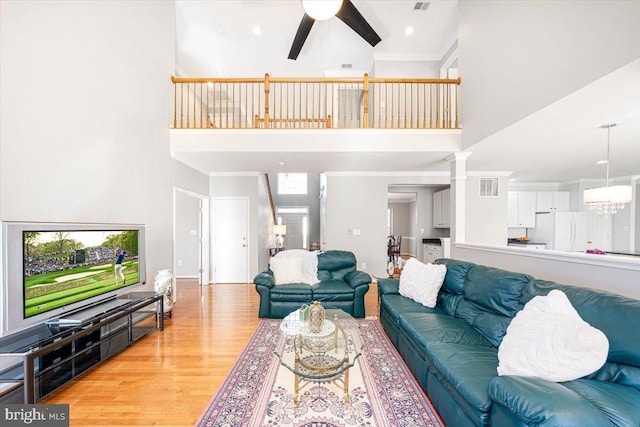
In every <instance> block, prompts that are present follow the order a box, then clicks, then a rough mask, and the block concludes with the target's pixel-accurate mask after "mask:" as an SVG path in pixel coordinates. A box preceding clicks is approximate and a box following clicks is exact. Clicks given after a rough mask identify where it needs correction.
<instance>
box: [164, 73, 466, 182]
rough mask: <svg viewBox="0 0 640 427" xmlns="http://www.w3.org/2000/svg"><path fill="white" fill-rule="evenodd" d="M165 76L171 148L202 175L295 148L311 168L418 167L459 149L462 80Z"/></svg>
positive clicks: (269, 160) (247, 166)
mask: <svg viewBox="0 0 640 427" xmlns="http://www.w3.org/2000/svg"><path fill="white" fill-rule="evenodd" d="M171 80H172V82H173V91H174V97H173V117H172V123H171V125H170V127H171V129H170V141H171V152H172V154H173V156H174V158H176V159H177V160H180V161H182V162H184V163H186V164H188V165H190V166H192V167H194V168H196V169H198V170H200V171H202V172H205V173H210V172H214V171H234V170H237V169H238V168H244V169H242V170H264V168H266V167H267V165H268V164H273V163H274V162H275V159H278V160H283V159H287V158H288V159H291V156H293V155H295V156H296V161H297V162H298V163H299V164H302V165H304V167H306V168H308V170H313V169H317V170H327V168H330V169H328V170H336V169H334V168H335V167H337V166H336V165H342V166H341V167H342V168H343V169H344V170H424V168H426V167H430V166H431V165H434V164H436V163H438V162H442V160H443V159H445V158H446V157H447V156H449V155H450V154H451V153H452V152H455V151H459V150H460V133H461V129H460V128H461V121H460V116H459V107H460V105H459V101H458V100H459V87H460V79H459V78H458V79H405V78H394V79H391V78H369V76H368V75H366V74H365V75H364V76H363V77H362V78H342V79H335V78H272V77H270V76H269V75H268V74H266V75H265V76H264V78H178V77H172V78H171ZM257 157H260V159H262V163H260V161H259V160H260V159H255V158H257ZM252 160H253V161H252Z"/></svg>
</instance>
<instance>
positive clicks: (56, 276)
mask: <svg viewBox="0 0 640 427" xmlns="http://www.w3.org/2000/svg"><path fill="white" fill-rule="evenodd" d="M23 249H24V317H25V318H27V317H30V316H34V315H36V314H40V313H44V312H46V311H49V310H53V309H55V308H58V307H63V306H66V305H69V304H72V303H75V302H78V301H82V300H84V299H87V298H91V297H94V296H97V295H100V294H104V293H107V292H111V291H114V290H117V289H120V288H123V287H126V286H131V285H135V284H137V283H138V282H139V281H140V276H139V268H138V231H136V230H124V231H55V232H52V231H43V232H39V231H24V232H23Z"/></svg>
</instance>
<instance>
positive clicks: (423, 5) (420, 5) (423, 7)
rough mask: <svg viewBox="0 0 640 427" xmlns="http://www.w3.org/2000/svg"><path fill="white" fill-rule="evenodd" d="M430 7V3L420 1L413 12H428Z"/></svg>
mask: <svg viewBox="0 0 640 427" xmlns="http://www.w3.org/2000/svg"><path fill="white" fill-rule="evenodd" d="M428 7H429V2H428V1H419V2H416V4H415V6H413V10H427V8H428Z"/></svg>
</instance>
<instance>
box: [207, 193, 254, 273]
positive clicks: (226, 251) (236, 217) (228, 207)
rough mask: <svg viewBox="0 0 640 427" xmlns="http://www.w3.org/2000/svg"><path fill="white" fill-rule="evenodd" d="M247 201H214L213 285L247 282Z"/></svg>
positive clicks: (231, 199) (220, 199) (242, 199)
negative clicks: (214, 283)
mask: <svg viewBox="0 0 640 427" xmlns="http://www.w3.org/2000/svg"><path fill="white" fill-rule="evenodd" d="M248 212H249V200H248V199H246V198H214V199H213V217H214V230H213V233H214V239H215V244H214V248H215V249H214V250H215V253H214V258H213V264H214V278H215V279H214V280H215V282H216V283H248V281H249V239H248V236H249V214H248Z"/></svg>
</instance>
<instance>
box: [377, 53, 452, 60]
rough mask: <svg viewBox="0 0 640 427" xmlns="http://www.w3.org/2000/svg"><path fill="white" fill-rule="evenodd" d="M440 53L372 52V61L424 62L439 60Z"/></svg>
mask: <svg viewBox="0 0 640 427" xmlns="http://www.w3.org/2000/svg"><path fill="white" fill-rule="evenodd" d="M441 58H442V56H441V55H439V54H437V53H425V54H419V55H409V54H402V53H374V54H373V60H374V61H401V62H425V61H431V62H433V61H440V59H441Z"/></svg>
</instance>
